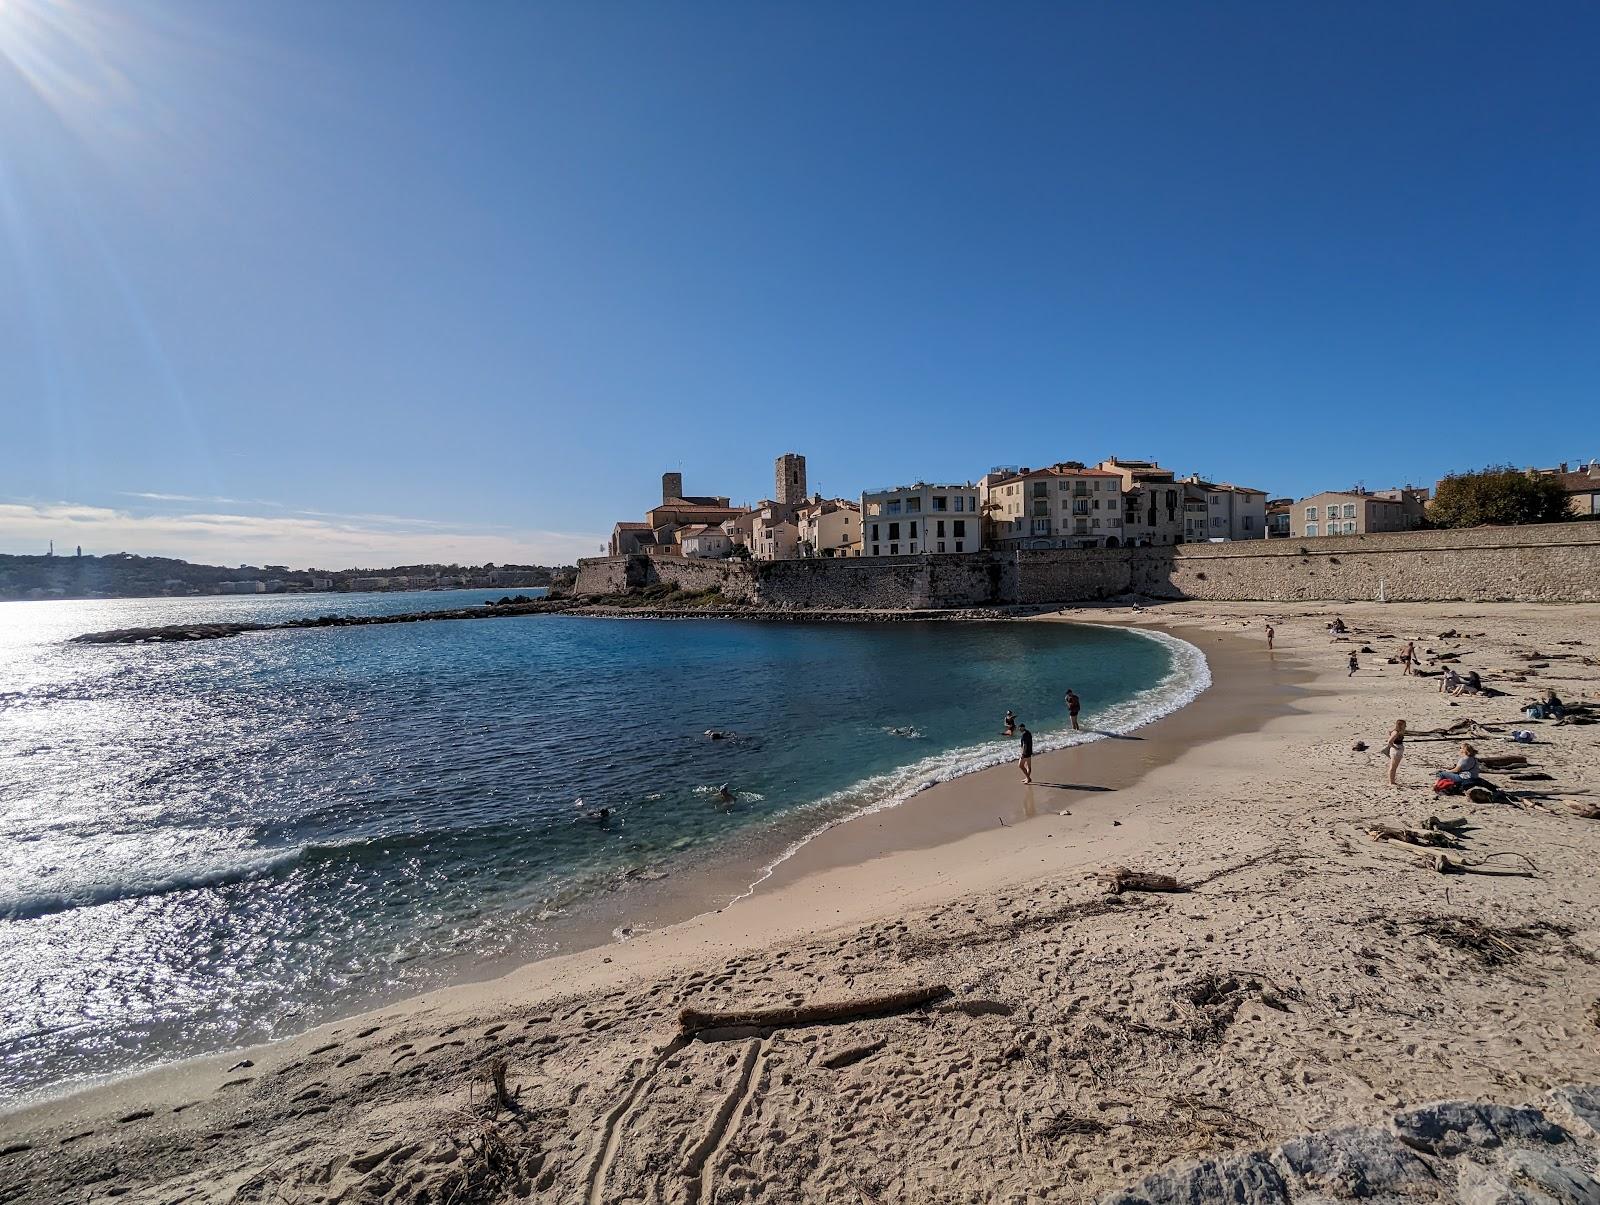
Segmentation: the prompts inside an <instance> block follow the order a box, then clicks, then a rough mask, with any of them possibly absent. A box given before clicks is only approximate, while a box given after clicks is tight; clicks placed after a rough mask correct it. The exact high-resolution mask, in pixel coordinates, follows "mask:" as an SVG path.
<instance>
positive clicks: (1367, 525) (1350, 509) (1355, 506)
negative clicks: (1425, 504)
mask: <svg viewBox="0 0 1600 1205" xmlns="http://www.w3.org/2000/svg"><path fill="white" fill-rule="evenodd" d="M1391 492H1393V491H1385V493H1391ZM1420 510H1421V508H1420V504H1417V505H1415V506H1413V505H1412V504H1410V503H1408V502H1407V500H1405V499H1403V498H1397V497H1384V496H1381V495H1378V494H1374V493H1369V492H1367V491H1366V490H1347V491H1338V490H1334V491H1330V492H1328V493H1322V494H1313V495H1312V496H1311V497H1309V498H1301V499H1300V500H1299V501H1298V502H1296V503H1295V504H1294V509H1292V510H1291V511H1290V512H1289V527H1290V530H1291V531H1292V532H1293V534H1294V536H1295V538H1297V539H1312V538H1314V537H1317V536H1354V535H1366V534H1367V533H1369V532H1379V531H1410V530H1412V529H1413V528H1415V527H1417V526H1419V525H1420Z"/></svg>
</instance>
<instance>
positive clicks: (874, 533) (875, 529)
mask: <svg viewBox="0 0 1600 1205" xmlns="http://www.w3.org/2000/svg"><path fill="white" fill-rule="evenodd" d="M872 538H873V539H874V540H876V539H877V538H878V525H877V524H876V523H874V524H873V525H872Z"/></svg>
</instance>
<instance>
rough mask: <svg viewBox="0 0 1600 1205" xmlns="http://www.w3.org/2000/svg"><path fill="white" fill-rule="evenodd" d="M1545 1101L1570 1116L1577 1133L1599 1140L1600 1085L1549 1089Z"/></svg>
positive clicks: (1570, 1085) (1574, 1085)
mask: <svg viewBox="0 0 1600 1205" xmlns="http://www.w3.org/2000/svg"><path fill="white" fill-rule="evenodd" d="M1547 1099H1548V1100H1549V1101H1550V1102H1551V1103H1552V1104H1555V1105H1556V1106H1558V1107H1559V1108H1561V1109H1563V1110H1564V1111H1565V1112H1567V1113H1569V1114H1571V1116H1572V1118H1573V1119H1574V1120H1575V1121H1576V1122H1577V1125H1576V1126H1575V1127H1574V1128H1575V1129H1576V1130H1577V1132H1578V1133H1580V1134H1583V1135H1584V1136H1585V1137H1588V1138H1600V1084H1567V1085H1565V1086H1564V1087H1561V1088H1554V1089H1551V1091H1550V1093H1549V1095H1548V1097H1547Z"/></svg>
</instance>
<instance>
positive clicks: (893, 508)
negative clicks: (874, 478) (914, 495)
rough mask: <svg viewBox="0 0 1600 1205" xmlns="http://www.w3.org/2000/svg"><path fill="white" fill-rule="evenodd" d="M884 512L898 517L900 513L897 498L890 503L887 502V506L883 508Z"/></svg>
mask: <svg viewBox="0 0 1600 1205" xmlns="http://www.w3.org/2000/svg"><path fill="white" fill-rule="evenodd" d="M884 510H885V511H886V512H887V513H888V514H891V515H898V514H899V513H900V499H898V498H894V499H891V500H890V502H889V505H888V506H886V507H884Z"/></svg>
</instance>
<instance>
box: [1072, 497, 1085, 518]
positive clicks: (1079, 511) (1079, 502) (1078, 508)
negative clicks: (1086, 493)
mask: <svg viewBox="0 0 1600 1205" xmlns="http://www.w3.org/2000/svg"><path fill="white" fill-rule="evenodd" d="M1072 513H1073V514H1075V515H1086V514H1088V513H1089V500H1088V499H1087V498H1075V499H1073V502H1072Z"/></svg>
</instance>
